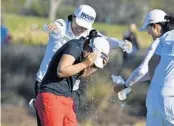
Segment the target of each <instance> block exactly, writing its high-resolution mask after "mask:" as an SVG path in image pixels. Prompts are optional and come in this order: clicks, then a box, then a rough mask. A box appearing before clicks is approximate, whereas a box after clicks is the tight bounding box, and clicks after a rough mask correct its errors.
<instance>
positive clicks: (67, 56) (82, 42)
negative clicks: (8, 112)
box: [35, 30, 110, 126]
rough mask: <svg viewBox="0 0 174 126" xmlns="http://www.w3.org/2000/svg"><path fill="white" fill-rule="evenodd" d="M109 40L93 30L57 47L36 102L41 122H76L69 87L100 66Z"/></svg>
mask: <svg viewBox="0 0 174 126" xmlns="http://www.w3.org/2000/svg"><path fill="white" fill-rule="evenodd" d="M109 51H110V45H109V42H108V41H107V40H106V39H104V38H102V37H100V36H98V35H97V32H96V31H95V30H92V31H91V32H90V34H89V36H88V37H87V39H85V38H84V37H81V38H80V39H73V40H70V41H69V42H67V43H66V44H64V45H63V46H62V47H61V48H60V49H58V50H57V51H56V53H55V54H54V56H53V57H52V59H51V62H50V64H49V66H48V70H47V72H46V75H45V76H44V78H43V80H42V82H41V85H40V89H39V93H38V95H37V97H36V102H35V106H36V109H37V112H38V114H39V118H40V120H41V124H42V126H77V125H78V124H77V119H76V114H75V112H74V101H73V99H72V89H73V86H74V84H75V82H76V80H77V79H78V78H79V77H80V76H84V77H87V76H89V75H91V74H92V73H94V72H95V71H96V70H97V69H96V68H103V67H104V65H106V63H107V58H108V55H109Z"/></svg>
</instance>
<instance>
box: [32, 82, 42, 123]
mask: <svg viewBox="0 0 174 126" xmlns="http://www.w3.org/2000/svg"><path fill="white" fill-rule="evenodd" d="M40 84H41V83H40V82H39V81H37V80H36V82H35V88H34V90H35V97H37V94H38V93H39V89H40ZM35 112H36V118H37V126H42V124H41V120H40V118H39V115H38V112H37V110H36V108H35Z"/></svg>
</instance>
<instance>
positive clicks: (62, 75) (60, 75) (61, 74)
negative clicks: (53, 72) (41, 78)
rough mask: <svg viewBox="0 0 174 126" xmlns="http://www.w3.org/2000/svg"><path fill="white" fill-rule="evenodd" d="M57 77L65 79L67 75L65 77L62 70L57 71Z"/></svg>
mask: <svg viewBox="0 0 174 126" xmlns="http://www.w3.org/2000/svg"><path fill="white" fill-rule="evenodd" d="M57 76H58V77H59V78H62V77H65V75H64V73H63V71H62V70H58V71H57Z"/></svg>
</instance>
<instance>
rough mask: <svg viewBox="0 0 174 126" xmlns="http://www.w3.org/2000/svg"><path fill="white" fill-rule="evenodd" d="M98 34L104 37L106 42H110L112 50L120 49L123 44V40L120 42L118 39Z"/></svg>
mask: <svg viewBox="0 0 174 126" xmlns="http://www.w3.org/2000/svg"><path fill="white" fill-rule="evenodd" d="M98 34H99V35H101V36H102V37H104V38H105V39H106V40H108V41H109V44H110V47H111V49H114V48H118V47H120V43H122V42H123V41H122V40H118V39H116V38H113V37H107V36H104V35H103V34H101V33H100V32H98Z"/></svg>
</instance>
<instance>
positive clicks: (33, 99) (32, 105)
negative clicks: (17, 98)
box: [28, 98, 36, 109]
mask: <svg viewBox="0 0 174 126" xmlns="http://www.w3.org/2000/svg"><path fill="white" fill-rule="evenodd" d="M35 101H36V99H35V98H32V99H31V100H30V102H29V104H28V105H29V108H30V109H35V106H34V103H35Z"/></svg>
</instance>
